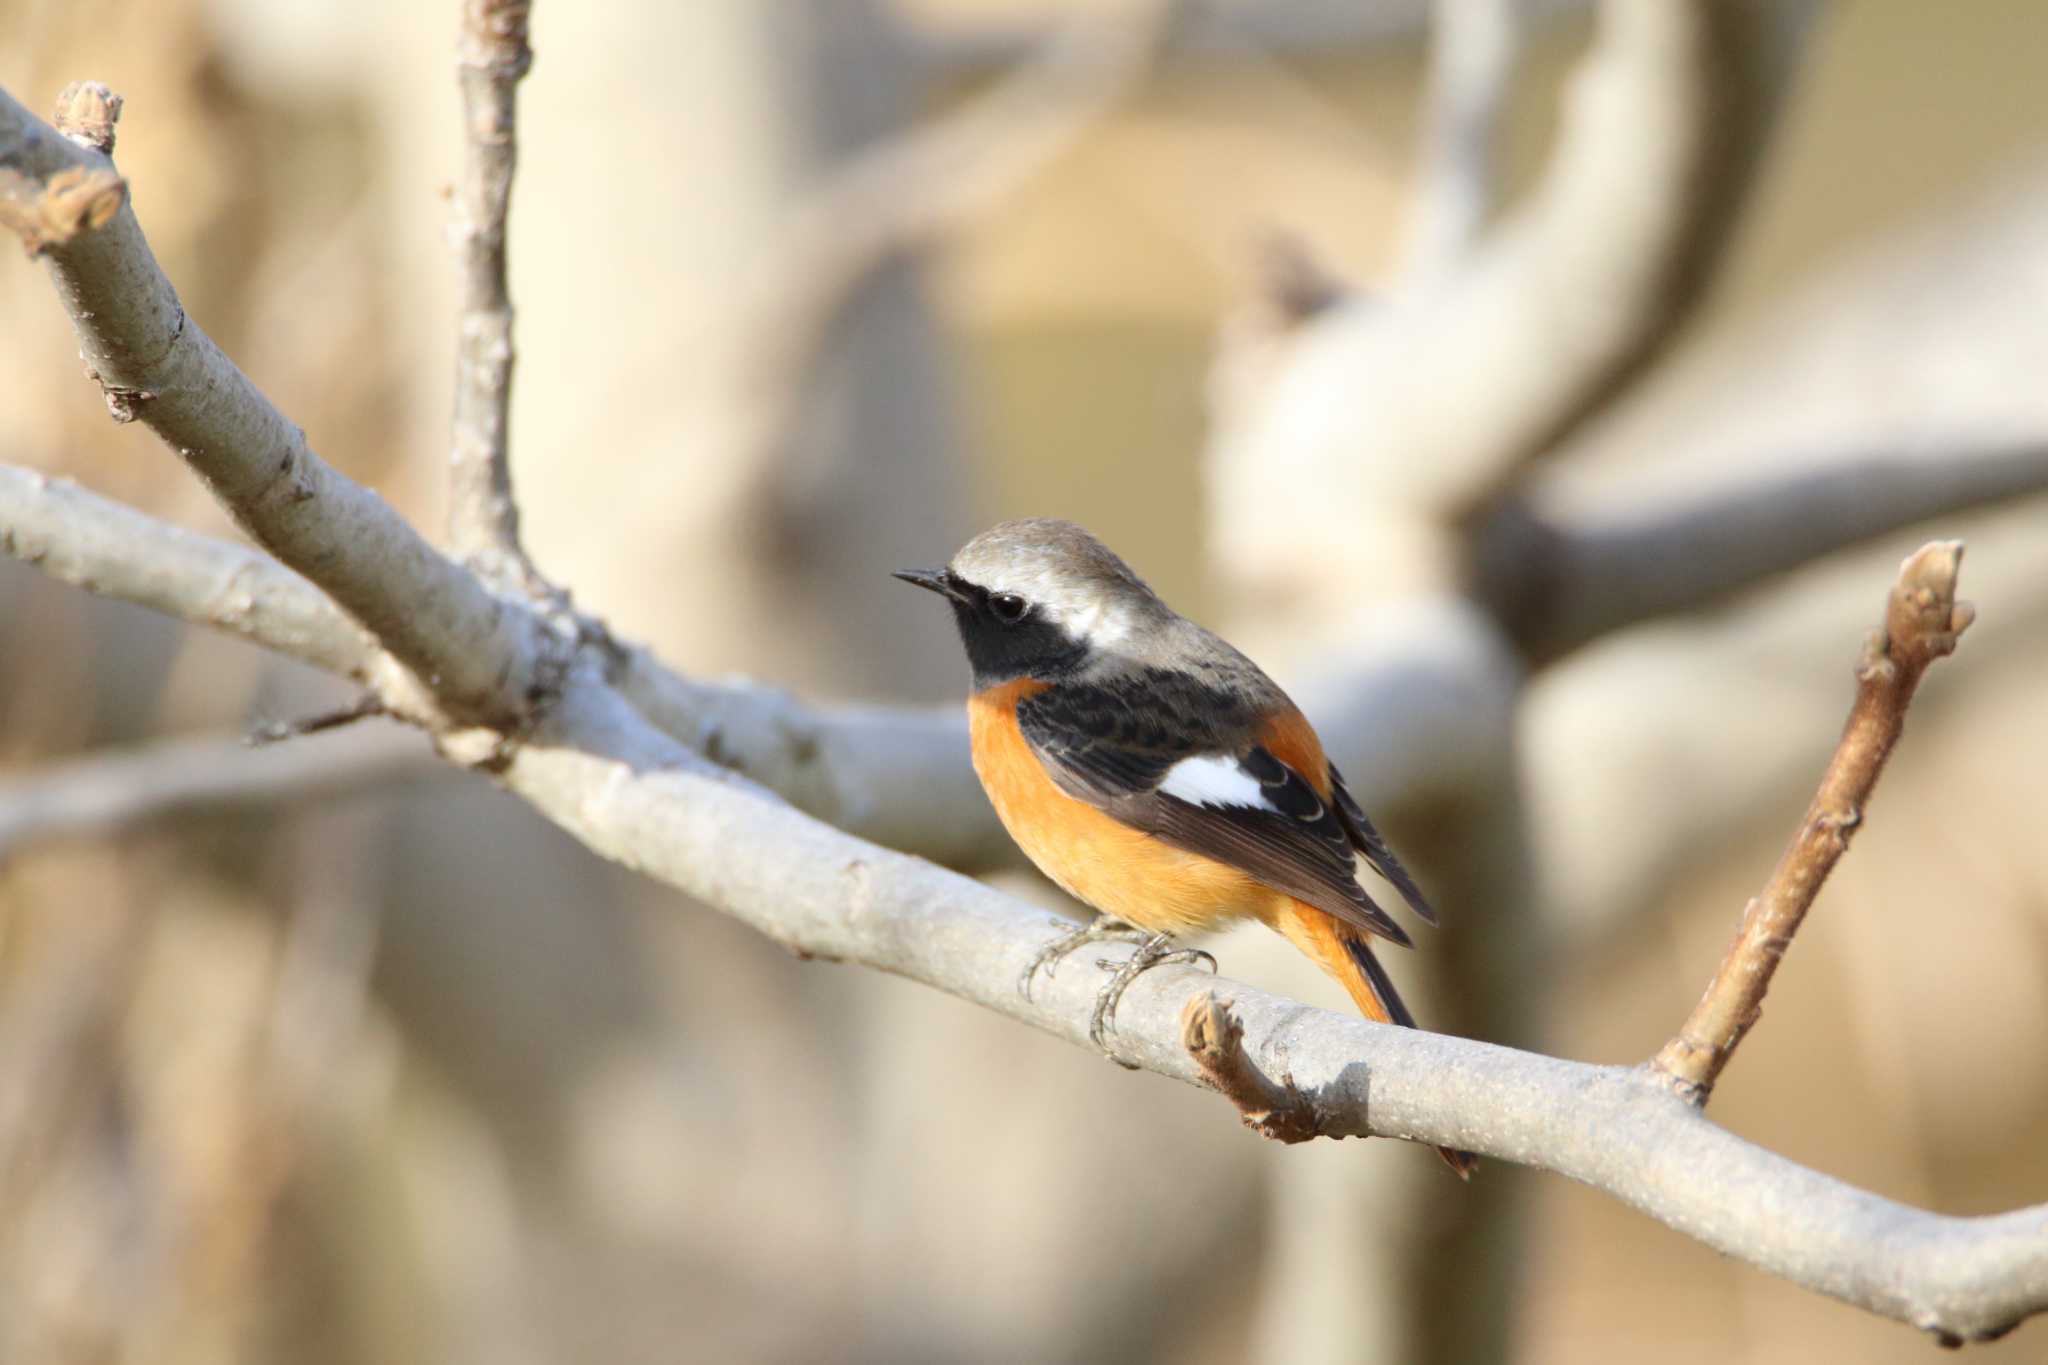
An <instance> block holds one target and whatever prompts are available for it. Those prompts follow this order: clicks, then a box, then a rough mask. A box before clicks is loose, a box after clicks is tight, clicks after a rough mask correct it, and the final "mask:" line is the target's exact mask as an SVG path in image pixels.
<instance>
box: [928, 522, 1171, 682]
mask: <svg viewBox="0 0 2048 1365" xmlns="http://www.w3.org/2000/svg"><path fill="white" fill-rule="evenodd" d="M896 577H898V578H900V579H902V580H903V581H904V582H906V583H915V584H917V586H918V587H920V588H928V589H930V590H931V591H933V592H935V593H939V594H940V595H942V596H944V597H945V598H947V599H948V600H949V601H950V602H951V603H952V605H953V616H954V619H955V620H956V621H957V622H958V623H959V626H960V639H961V642H962V643H963V644H965V645H966V647H967V659H968V662H969V663H970V664H971V665H973V668H974V683H975V686H976V687H977V688H981V687H987V686H991V685H993V684H995V683H1000V682H1007V681H1009V680H1010V679H1012V678H1023V677H1031V678H1043V679H1047V680H1052V679H1056V678H1060V677H1067V676H1071V675H1073V674H1075V673H1078V672H1080V671H1082V670H1083V669H1085V668H1087V666H1088V665H1089V664H1090V663H1091V662H1092V661H1094V660H1095V659H1097V658H1099V657H1101V656H1102V655H1103V654H1105V653H1109V652H1132V651H1133V650H1135V649H1138V648H1141V647H1142V645H1143V644H1144V642H1145V641H1146V640H1147V639H1148V638H1149V637H1150V636H1151V635H1153V634H1155V633H1156V632H1157V631H1159V630H1160V629H1161V628H1162V627H1163V626H1165V625H1167V624H1168V623H1170V622H1171V621H1172V620H1173V613H1172V612H1171V611H1170V610H1168V609H1167V607H1166V604H1165V603H1163V602H1161V601H1160V600H1159V597H1158V596H1157V594H1155V593H1154V592H1153V591H1152V589H1150V588H1149V587H1147V586H1145V582H1144V580H1143V579H1141V578H1139V577H1138V576H1137V575H1136V574H1135V573H1132V572H1131V569H1130V566H1129V565H1127V564H1125V563H1124V562H1123V561H1122V560H1121V559H1118V558H1117V557H1116V555H1115V554H1113V553H1111V552H1110V550H1109V547H1108V546H1106V545H1104V544H1103V543H1102V542H1101V541H1099V540H1097V539H1096V538H1095V537H1094V536H1091V535H1089V534H1088V533H1087V532H1086V531H1084V530H1082V529H1081V528H1080V527H1078V526H1076V525H1074V523H1072V522H1070V521H1058V520H1054V519H1052V518H1050V517H1031V518H1026V519H1024V520H1020V521H1006V522H1003V523H1001V524H999V525H997V526H993V527H990V528H989V529H988V530H986V531H983V532H982V533H981V534H980V535H978V536H976V537H975V538H974V539H972V540H970V541H968V542H967V543H966V544H965V545H963V546H961V547H960V552H959V553H958V554H956V555H954V556H953V560H952V562H951V563H950V564H948V565H947V566H946V567H945V568H943V569H903V570H899V571H898V572H897V574H896Z"/></svg>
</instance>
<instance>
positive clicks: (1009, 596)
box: [896, 518, 1474, 1175]
mask: <svg viewBox="0 0 2048 1365" xmlns="http://www.w3.org/2000/svg"><path fill="white" fill-rule="evenodd" d="M896 577H898V578H901V579H903V580H905V581H906V582H910V583H915V584H916V585H917V586H919V587H921V588H928V589H930V590H931V591H933V592H936V593H938V594H940V595H941V596H943V597H945V598H946V599H947V600H948V601H949V602H950V603H951V604H952V607H953V615H954V619H955V620H956V621H957V622H958V624H959V627H960V639H961V641H962V643H963V644H965V645H966V647H967V659H968V662H969V664H970V665H972V667H973V670H974V694H973V696H972V697H971V698H970V699H969V700H968V703H967V714H968V729H969V736H970V739H971V742H972V744H973V749H974V770H975V772H976V773H977V774H978V775H979V776H980V778H981V784H982V786H983V787H985V788H986V789H987V790H988V795H989V800H990V801H992V802H993V803H994V804H995V808H996V814H997V815H998V816H999V817H1000V818H1001V819H1002V822H1003V827H1004V828H1005V829H1007V830H1009V832H1010V837H1011V838H1013V839H1015V840H1016V841H1017V844H1018V846H1019V847H1020V848H1022V849H1023V850H1024V852H1025V855H1026V856H1028V857H1029V858H1030V859H1031V861H1032V862H1033V863H1035V864H1037V865H1038V868H1039V870H1040V871H1042V872H1043V873H1045V875H1046V876H1048V877H1050V878H1052V880H1053V881H1054V882H1056V883H1058V884H1059V886H1060V887H1061V888H1062V889H1063V890H1065V891H1066V892H1067V893H1068V894H1069V895H1071V896H1073V897H1075V898H1076V899H1078V900H1080V901H1083V902H1085V903H1086V904H1088V905H1090V906H1093V907H1094V908H1095V909H1096V910H1098V911H1100V912H1101V913H1102V916H1103V917H1104V918H1103V920H1098V921H1097V923H1096V924H1094V925H1091V926H1089V927H1088V928H1085V929H1081V930H1077V931H1076V932H1075V933H1073V934H1069V935H1067V936H1066V937H1065V938H1062V939H1060V940H1059V941H1057V942H1055V943H1054V944H1052V945H1051V946H1050V947H1048V948H1047V949H1046V951H1045V952H1044V953H1042V954H1040V955H1039V957H1038V959H1037V960H1036V961H1034V962H1033V963H1032V965H1031V967H1030V968H1029V969H1028V970H1027V971H1026V972H1025V974H1024V979H1023V982H1022V987H1023V989H1024V990H1026V991H1027V992H1028V991H1029V989H1030V985H1031V978H1032V977H1033V976H1034V975H1035V974H1036V973H1037V971H1038V969H1039V968H1040V967H1041V966H1046V965H1048V964H1049V963H1050V962H1051V961H1053V960H1054V959H1057V958H1058V957H1060V956H1062V955H1063V954H1065V953H1067V952H1070V951H1072V950H1073V949H1074V948H1075V947H1076V946H1078V945H1079V944H1081V943H1083V942H1086V941H1088V940H1090V939H1098V938H1109V937H1124V936H1130V935H1131V934H1132V933H1133V930H1134V929H1135V930H1137V931H1142V932H1143V942H1142V943H1141V944H1140V946H1139V948H1138V951H1137V953H1136V954H1135V955H1134V956H1133V957H1132V958H1131V959H1130V961H1129V963H1127V964H1126V965H1125V966H1124V967H1123V968H1122V970H1120V971H1119V972H1118V973H1117V975H1116V977H1115V978H1114V979H1113V980H1112V981H1111V982H1110V983H1109V984H1108V986H1106V987H1105V988H1104V990H1103V992H1102V995H1101V997H1100V998H1099V999H1098V1000H1097V1002H1096V1006H1095V1015H1094V1018H1093V1020H1092V1021H1091V1023H1090V1028H1089V1034H1090V1036H1091V1037H1092V1038H1093V1039H1094V1040H1095V1042H1096V1045H1097V1046H1103V1031H1104V1029H1105V1028H1106V1027H1108V1026H1110V1024H1111V1023H1112V1021H1113V1020H1114V1018H1115V1010H1116V1001H1117V999H1118V997H1120V996H1121V995H1122V993H1123V990H1124V988H1125V987H1126V986H1128V985H1129V984H1130V982H1131V981H1132V980H1133V979H1134V978H1135V977H1136V976H1137V975H1138V973H1140V972H1142V971H1144V970H1146V969H1147V968H1149V967H1153V966H1156V965H1158V964H1159V963H1161V962H1165V961H1170V960H1186V959H1187V958H1188V957H1189V956H1192V954H1187V953H1184V952H1175V951H1173V950H1172V949H1171V947H1170V945H1171V943H1172V940H1173V938H1174V936H1175V935H1179V934H1189V933H1200V932H1205V931H1208V930H1214V929H1219V928H1222V927H1225V926H1227V925H1229V924H1231V923H1234V922H1236V921H1238V920H1242V919H1255V920H1258V921H1259V922H1260V923H1262V924H1265V925H1267V926H1269V927H1270V928H1273V929H1276V930H1278V931H1279V932H1280V933H1281V934H1283V935H1285V936H1286V938H1287V939H1288V941H1289V942H1291V943H1293V944H1294V946H1295V947H1297V948H1299V949H1300V950H1301V951H1302V952H1304V953H1306V954H1308V956H1309V957H1310V958H1311V959H1312V960H1313V961H1314V962H1315V963H1316V964H1317V965H1318V966H1320V967H1321V968H1322V969H1323V970H1324V971H1326V972H1328V973H1329V974H1330V975H1331V976H1334V977H1335V978H1337V980H1338V981H1339V982H1341V983H1342V984H1343V986H1344V989H1345V990H1346V991H1347V992H1349V993H1350V995H1351V998H1352V1000H1353V1001H1355V1002H1356V1003H1357V1005H1358V1008H1359V1009H1360V1010H1361V1011H1363V1012H1364V1014H1365V1016H1366V1017H1367V1018H1369V1019H1376V1020H1378V1021H1379V1022H1380V1023H1383V1024H1399V1025H1402V1026H1404V1027H1407V1028H1413V1027H1415V1016H1413V1015H1412V1014H1410V1013H1409V1012H1408V1007H1407V1006H1406V1005H1404V1004H1402V1003H1401V997H1400V996H1398V995H1397V994H1395V993H1394V983H1393V982H1392V981H1391V980H1389V979H1388V977H1387V974H1386V971H1385V969H1384V968H1383V967H1381V965H1380V962H1379V959H1378V958H1376V957H1374V956H1373V952H1372V947H1371V942H1372V940H1373V939H1374V938H1383V939H1386V940H1388V941H1389V942H1392V943H1397V944H1400V945H1402V946H1403V947H1406V946H1409V945H1410V944H1411V943H1412V940H1411V939H1410V938H1409V937H1408V935H1407V933H1406V932H1404V931H1403V930H1402V928H1401V926H1400V925H1399V924H1397V923H1395V922H1394V919H1393V918H1392V916H1390V915H1388V914H1387V913H1386V911H1384V910H1382V909H1381V908H1380V907H1379V906H1378V905H1376V904H1374V902H1373V899H1372V897H1371V896H1369V895H1367V894H1366V891H1365V888H1364V887H1362V886H1360V885H1359V883H1358V872H1357V862H1356V860H1357V859H1358V858H1360V857H1363V858H1364V859H1365V860H1366V862H1367V863H1369V864H1370V865H1371V866H1372V868H1373V870H1374V871H1375V872H1378V873H1379V874H1380V875H1381V876H1382V877H1384V878H1386V880H1387V881H1388V882H1389V883H1391V884H1392V885H1393V886H1394V888H1395V889H1396V890H1398V891H1399V892H1400V893H1401V896H1402V898H1403V899H1404V900H1406V901H1407V902H1408V906H1409V908H1410V909H1412V910H1413V911H1414V912H1415V913H1416V914H1417V915H1419V916H1421V917H1422V918H1423V919H1424V920H1425V921H1427V922H1429V923H1431V924H1434V923H1436V915H1435V914H1434V912H1432V911H1431V910H1430V908H1429V905H1428V903H1427V902H1426V901H1425V900H1424V899H1423V896H1422V892H1421V890H1420V888H1418V887H1417V886H1416V885H1415V879H1414V878H1412V877H1410V876H1409V875H1408V871H1407V869H1406V868H1404V867H1402V866H1401V864H1400V861H1399V860H1398V859H1396V858H1395V857H1394V854H1393V851H1392V850H1391V849H1389V848H1388V847H1387V844H1386V841H1385V840H1384V839H1382V838H1381V837H1380V835H1379V831H1377V830H1375V829H1374V828H1373V827H1372V822H1371V821H1369V820H1367V819H1366V818H1365V812H1364V811H1362V810H1360V809H1359V808H1358V804H1357V803H1356V802H1355V801H1353V800H1352V799H1351V795H1350V793H1349V792H1347V791H1345V789H1344V780H1343V778H1342V777H1340V776H1339V775H1338V773H1337V769H1336V768H1335V767H1334V766H1333V765H1332V764H1331V763H1330V761H1329V759H1328V758H1326V757H1325V756H1324V754H1323V746H1322V742H1321V741H1320V740H1318V739H1317V738H1316V732H1315V730H1314V729H1313V728H1312V727H1311V726H1310V725H1309V723H1308V720H1307V718H1305V717H1304V716H1303V715H1302V714H1301V710H1300V708H1299V707H1297V706H1295V704H1294V703H1293V702H1292V701H1290V700H1289V699H1288V697H1287V694H1286V693H1285V692H1282V691H1281V690H1280V687H1279V685H1278V684H1277V683H1275V682H1274V681H1273V680H1272V679H1271V678H1269V677H1267V676H1266V675H1265V673H1264V672H1262V671H1261V670H1260V669H1259V666H1258V665H1257V664H1254V663H1253V662H1252V661H1251V660H1250V659H1247V658H1246V657H1245V656H1244V655H1242V654H1240V653H1238V651H1237V650H1235V649H1233V648H1232V647H1231V646H1230V645H1228V644H1226V643H1225V642H1224V641H1222V640H1220V639H1218V638H1217V637H1216V636H1215V635H1212V634H1210V633H1209V632H1208V631H1206V630H1204V629H1202V628H1201V627H1200V626H1198V625H1196V624H1195V623H1194V622H1192V621H1190V620H1188V619H1187V618H1185V617H1183V616H1180V615H1178V614H1177V613H1175V612H1174V610H1173V609H1172V608H1171V607H1169V606H1167V605H1166V603H1164V602H1163V601H1161V600H1160V599H1159V596H1158V594H1157V593H1155V592H1153V591H1152V589H1151V588H1149V587H1147V586H1146V585H1145V582H1144V580H1142V579H1140V578H1139V577H1138V576H1137V575H1136V574H1135V573H1133V572H1131V569H1130V567H1129V566H1128V565H1126V564H1125V563H1124V562H1123V560H1121V559H1119V558H1117V557H1116V555H1114V554H1112V553H1111V552H1110V550H1109V549H1108V547H1107V546H1105V545H1103V544H1102V542H1100V541H1098V540H1096V539H1095V537H1093V536H1091V535H1089V534H1088V533H1087V532H1086V531H1084V530H1082V529H1081V528H1080V527H1078V526H1076V525H1074V524H1073V523H1072V522H1066V521H1056V520H1051V519H1045V518H1033V519H1029V520H1022V521H1006V522H1004V523H1002V524H1001V525H999V526H996V527H994V528H992V529H990V530H988V531H985V532H983V533H982V534H981V535H979V536H976V537H975V538H974V539H973V540H971V541H969V542H968V543H967V544H966V545H965V546H964V547H963V548H962V549H961V550H960V552H959V553H958V554H956V555H954V556H953V561H952V563H951V564H949V565H947V566H946V567H945V568H943V569H907V570H903V571H901V572H899V573H898V574H897V575H896ZM1105 921H1106V922H1105ZM1105 1050H1106V1049H1105ZM1438 1150H1439V1151H1440V1152H1442V1154H1443V1157H1444V1159H1445V1160H1446V1161H1447V1162H1449V1163H1450V1165H1451V1168H1452V1169H1453V1170H1455V1171H1457V1172H1458V1173H1459V1174H1460V1175H1467V1174H1469V1173H1470V1171H1471V1169H1472V1166H1473V1164H1474V1159H1473V1158H1472V1157H1471V1156H1470V1155H1469V1154H1467V1153H1464V1152H1456V1151H1452V1150H1450V1149H1448V1148H1439V1149H1438Z"/></svg>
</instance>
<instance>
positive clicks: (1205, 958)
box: [1088, 934, 1216, 1071]
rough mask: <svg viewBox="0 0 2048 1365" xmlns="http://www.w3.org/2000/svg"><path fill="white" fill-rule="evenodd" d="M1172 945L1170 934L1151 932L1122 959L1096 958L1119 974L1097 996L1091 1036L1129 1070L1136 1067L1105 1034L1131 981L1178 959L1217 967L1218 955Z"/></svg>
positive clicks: (1091, 1024) (1090, 1038)
mask: <svg viewBox="0 0 2048 1365" xmlns="http://www.w3.org/2000/svg"><path fill="white" fill-rule="evenodd" d="M1172 945H1173V938H1172V936H1171V935H1168V934H1151V935H1148V936H1147V937H1146V939H1145V941H1144V942H1142V943H1140V944H1139V945H1138V951H1137V952H1135V953H1132V954H1131V955H1130V957H1129V958H1128V959H1127V960H1125V961H1123V962H1115V961H1111V960H1108V959H1103V958H1098V959H1097V960H1096V963H1095V965H1096V966H1098V967H1100V968H1102V969H1103V970H1104V971H1108V970H1110V969H1112V968H1113V969H1115V971H1116V975H1115V976H1113V977H1111V978H1110V979H1109V983H1108V984H1107V985H1105V986H1104V987H1103V988H1102V992H1101V994H1099V995H1097V996H1096V997H1095V1013H1094V1014H1093V1015H1091V1016H1090V1017H1089V1020H1088V1038H1089V1041H1090V1042H1092V1043H1094V1044H1095V1046H1097V1047H1098V1048H1101V1049H1102V1055H1103V1056H1105V1057H1107V1058H1109V1060H1111V1061H1112V1062H1115V1063H1116V1064H1117V1065H1118V1066H1120V1067H1123V1068H1124V1069H1125V1070H1127V1071H1135V1070H1137V1067H1136V1066H1135V1065H1133V1064H1132V1063H1130V1062H1127V1061H1125V1060H1124V1059H1123V1058H1121V1057H1119V1056H1117V1055H1116V1053H1115V1052H1114V1051H1112V1050H1111V1049H1110V1046H1109V1042H1108V1040H1107V1038H1106V1036H1105V1035H1106V1034H1107V1033H1108V1032H1109V1030H1111V1029H1113V1028H1115V1027H1116V1007H1117V1003H1118V1002H1119V1001H1121V1000H1122V999H1123V998H1124V992H1125V991H1127V990H1129V989H1130V986H1131V983H1132V982H1133V981H1136V980H1137V979H1138V977H1139V976H1141V975H1142V974H1144V973H1145V972H1149V971H1151V970H1152V969H1153V968H1154V967H1167V966H1172V965H1174V964H1176V963H1184V962H1185V963H1192V962H1206V963H1208V964H1209V970H1210V971H1212V972H1213V971H1215V970H1216V959H1215V958H1214V957H1213V956H1211V955H1210V954H1208V953H1205V952H1203V951H1202V950H1201V949H1200V948H1175V947H1174V946H1172Z"/></svg>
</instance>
